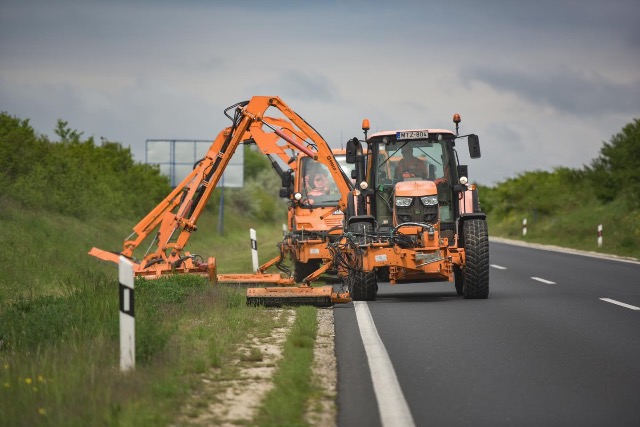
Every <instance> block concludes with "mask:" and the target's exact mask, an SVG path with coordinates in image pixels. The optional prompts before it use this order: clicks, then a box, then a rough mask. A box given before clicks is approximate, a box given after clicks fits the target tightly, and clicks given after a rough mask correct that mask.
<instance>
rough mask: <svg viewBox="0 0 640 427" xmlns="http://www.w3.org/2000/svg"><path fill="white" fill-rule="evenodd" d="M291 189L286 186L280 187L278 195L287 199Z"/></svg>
mask: <svg viewBox="0 0 640 427" xmlns="http://www.w3.org/2000/svg"><path fill="white" fill-rule="evenodd" d="M291 193H292V191H291V188H290V187H286V188H281V189H280V194H279V195H280V197H281V198H283V199H288V198H289V196H290V195H291Z"/></svg>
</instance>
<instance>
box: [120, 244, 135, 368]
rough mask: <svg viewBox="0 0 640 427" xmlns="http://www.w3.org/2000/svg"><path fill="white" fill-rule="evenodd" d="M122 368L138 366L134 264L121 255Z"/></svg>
mask: <svg viewBox="0 0 640 427" xmlns="http://www.w3.org/2000/svg"><path fill="white" fill-rule="evenodd" d="M118 279H119V282H120V370H121V371H122V372H126V371H128V370H130V369H133V368H135V366H136V320H135V317H134V297H133V282H134V280H133V264H132V263H131V261H129V260H128V259H127V258H125V257H124V256H122V255H121V256H120V262H119V265H118Z"/></svg>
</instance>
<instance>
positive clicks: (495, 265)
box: [491, 264, 507, 270]
mask: <svg viewBox="0 0 640 427" xmlns="http://www.w3.org/2000/svg"><path fill="white" fill-rule="evenodd" d="M491 267H493V268H497V269H498V270H506V269H507V267H503V266H501V265H498V264H491Z"/></svg>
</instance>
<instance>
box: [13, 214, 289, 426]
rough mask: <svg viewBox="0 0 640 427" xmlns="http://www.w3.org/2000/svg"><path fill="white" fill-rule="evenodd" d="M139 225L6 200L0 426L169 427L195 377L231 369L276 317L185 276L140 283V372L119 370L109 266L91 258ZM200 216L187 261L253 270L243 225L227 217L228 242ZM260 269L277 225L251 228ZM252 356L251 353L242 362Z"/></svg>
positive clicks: (271, 250)
mask: <svg viewBox="0 0 640 427" xmlns="http://www.w3.org/2000/svg"><path fill="white" fill-rule="evenodd" d="M134 224H135V222H131V221H128V220H126V219H120V220H118V221H107V220H102V221H97V222H91V223H84V222H81V221H79V220H76V219H70V218H68V217H64V216H60V215H54V214H46V213H44V212H35V211H26V210H22V209H21V208H20V207H19V206H17V205H14V204H11V203H5V204H4V205H3V208H2V211H0V225H2V226H3V229H4V230H5V234H4V235H5V236H6V237H7V242H8V243H9V244H7V245H3V246H2V247H0V265H2V270H3V271H2V273H3V274H1V275H0V425H11V426H27V425H28V426H32V425H53V426H58V425H60V426H62V425H64V426H85V425H124V426H129V425H132V426H138V425H140V426H156V425H167V424H171V423H172V422H173V421H174V420H175V417H176V416H177V414H178V411H179V408H180V407H181V406H182V405H183V404H184V402H185V399H186V397H187V396H189V395H190V394H191V393H192V392H193V391H194V390H197V388H198V385H199V384H200V382H199V379H198V378H199V374H202V373H204V372H207V371H208V370H209V369H211V368H216V369H218V370H219V371H220V372H221V375H228V376H232V375H233V372H227V370H228V369H229V368H228V366H230V363H229V362H230V361H232V360H234V359H237V358H240V357H242V355H239V354H237V348H238V345H239V343H243V342H245V340H246V337H247V336H248V334H249V333H251V334H258V335H268V333H269V331H270V330H271V329H273V327H274V325H275V324H276V322H277V321H278V319H277V318H276V315H275V311H273V310H267V309H264V308H261V307H247V306H246V303H245V291H244V289H236V288H229V287H223V286H219V287H215V286H211V285H210V284H208V283H207V282H206V281H204V280H203V279H202V278H199V277H194V276H188V277H187V276H181V277H174V278H167V279H161V280H157V281H144V280H141V279H139V280H136V369H135V371H134V372H133V373H128V374H123V373H120V371H119V337H118V334H119V327H118V319H119V314H118V292H117V288H118V285H117V283H118V280H117V269H116V268H114V267H112V266H110V265H108V264H106V263H103V262H100V261H98V260H96V259H94V258H92V257H90V256H89V255H87V251H88V250H89V249H90V248H91V247H92V246H94V245H95V246H98V247H100V248H102V249H107V250H118V249H119V248H121V245H122V241H123V239H124V237H126V236H127V235H128V234H129V233H130V230H131V227H132V226H133V225H134ZM212 224H217V218H216V217H215V215H211V214H210V213H208V212H206V213H205V215H204V217H203V220H202V221H201V222H199V231H198V232H196V234H194V236H193V238H192V242H191V243H192V244H191V245H190V247H189V250H190V251H191V252H195V253H201V254H202V255H203V256H215V257H216V258H217V259H218V265H219V266H220V269H221V270H223V269H224V270H223V271H228V272H249V271H250V268H251V254H250V245H249V231H248V229H249V227H250V226H252V224H251V221H249V220H248V219H246V218H242V217H241V216H239V215H231V214H229V215H228V217H227V220H226V224H225V225H226V231H227V233H226V234H225V236H223V237H220V236H217V235H216V232H215V229H216V227H215V226H212ZM256 228H257V231H258V237H259V241H260V249H261V253H260V258H261V262H264V261H266V260H267V259H268V258H269V257H272V256H274V255H275V254H276V252H277V250H276V248H275V246H276V245H275V243H276V242H277V241H279V240H280V239H281V233H282V231H281V226H280V224H271V225H269V224H267V225H261V226H259V227H256ZM249 356H250V357H252V358H257V357H259V355H258V354H257V353H255V352H254V353H253V354H250V355H249Z"/></svg>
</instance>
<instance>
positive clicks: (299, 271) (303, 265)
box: [293, 259, 320, 283]
mask: <svg viewBox="0 0 640 427" xmlns="http://www.w3.org/2000/svg"><path fill="white" fill-rule="evenodd" d="M293 266H294V270H293V280H295V282H296V283H301V282H302V280H304V278H305V277H307V276H308V275H310V274H311V273H313V272H314V271H316V270H317V269H319V268H320V260H319V259H310V260H309V261H307V262H298V261H295V262H294V263H293Z"/></svg>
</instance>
